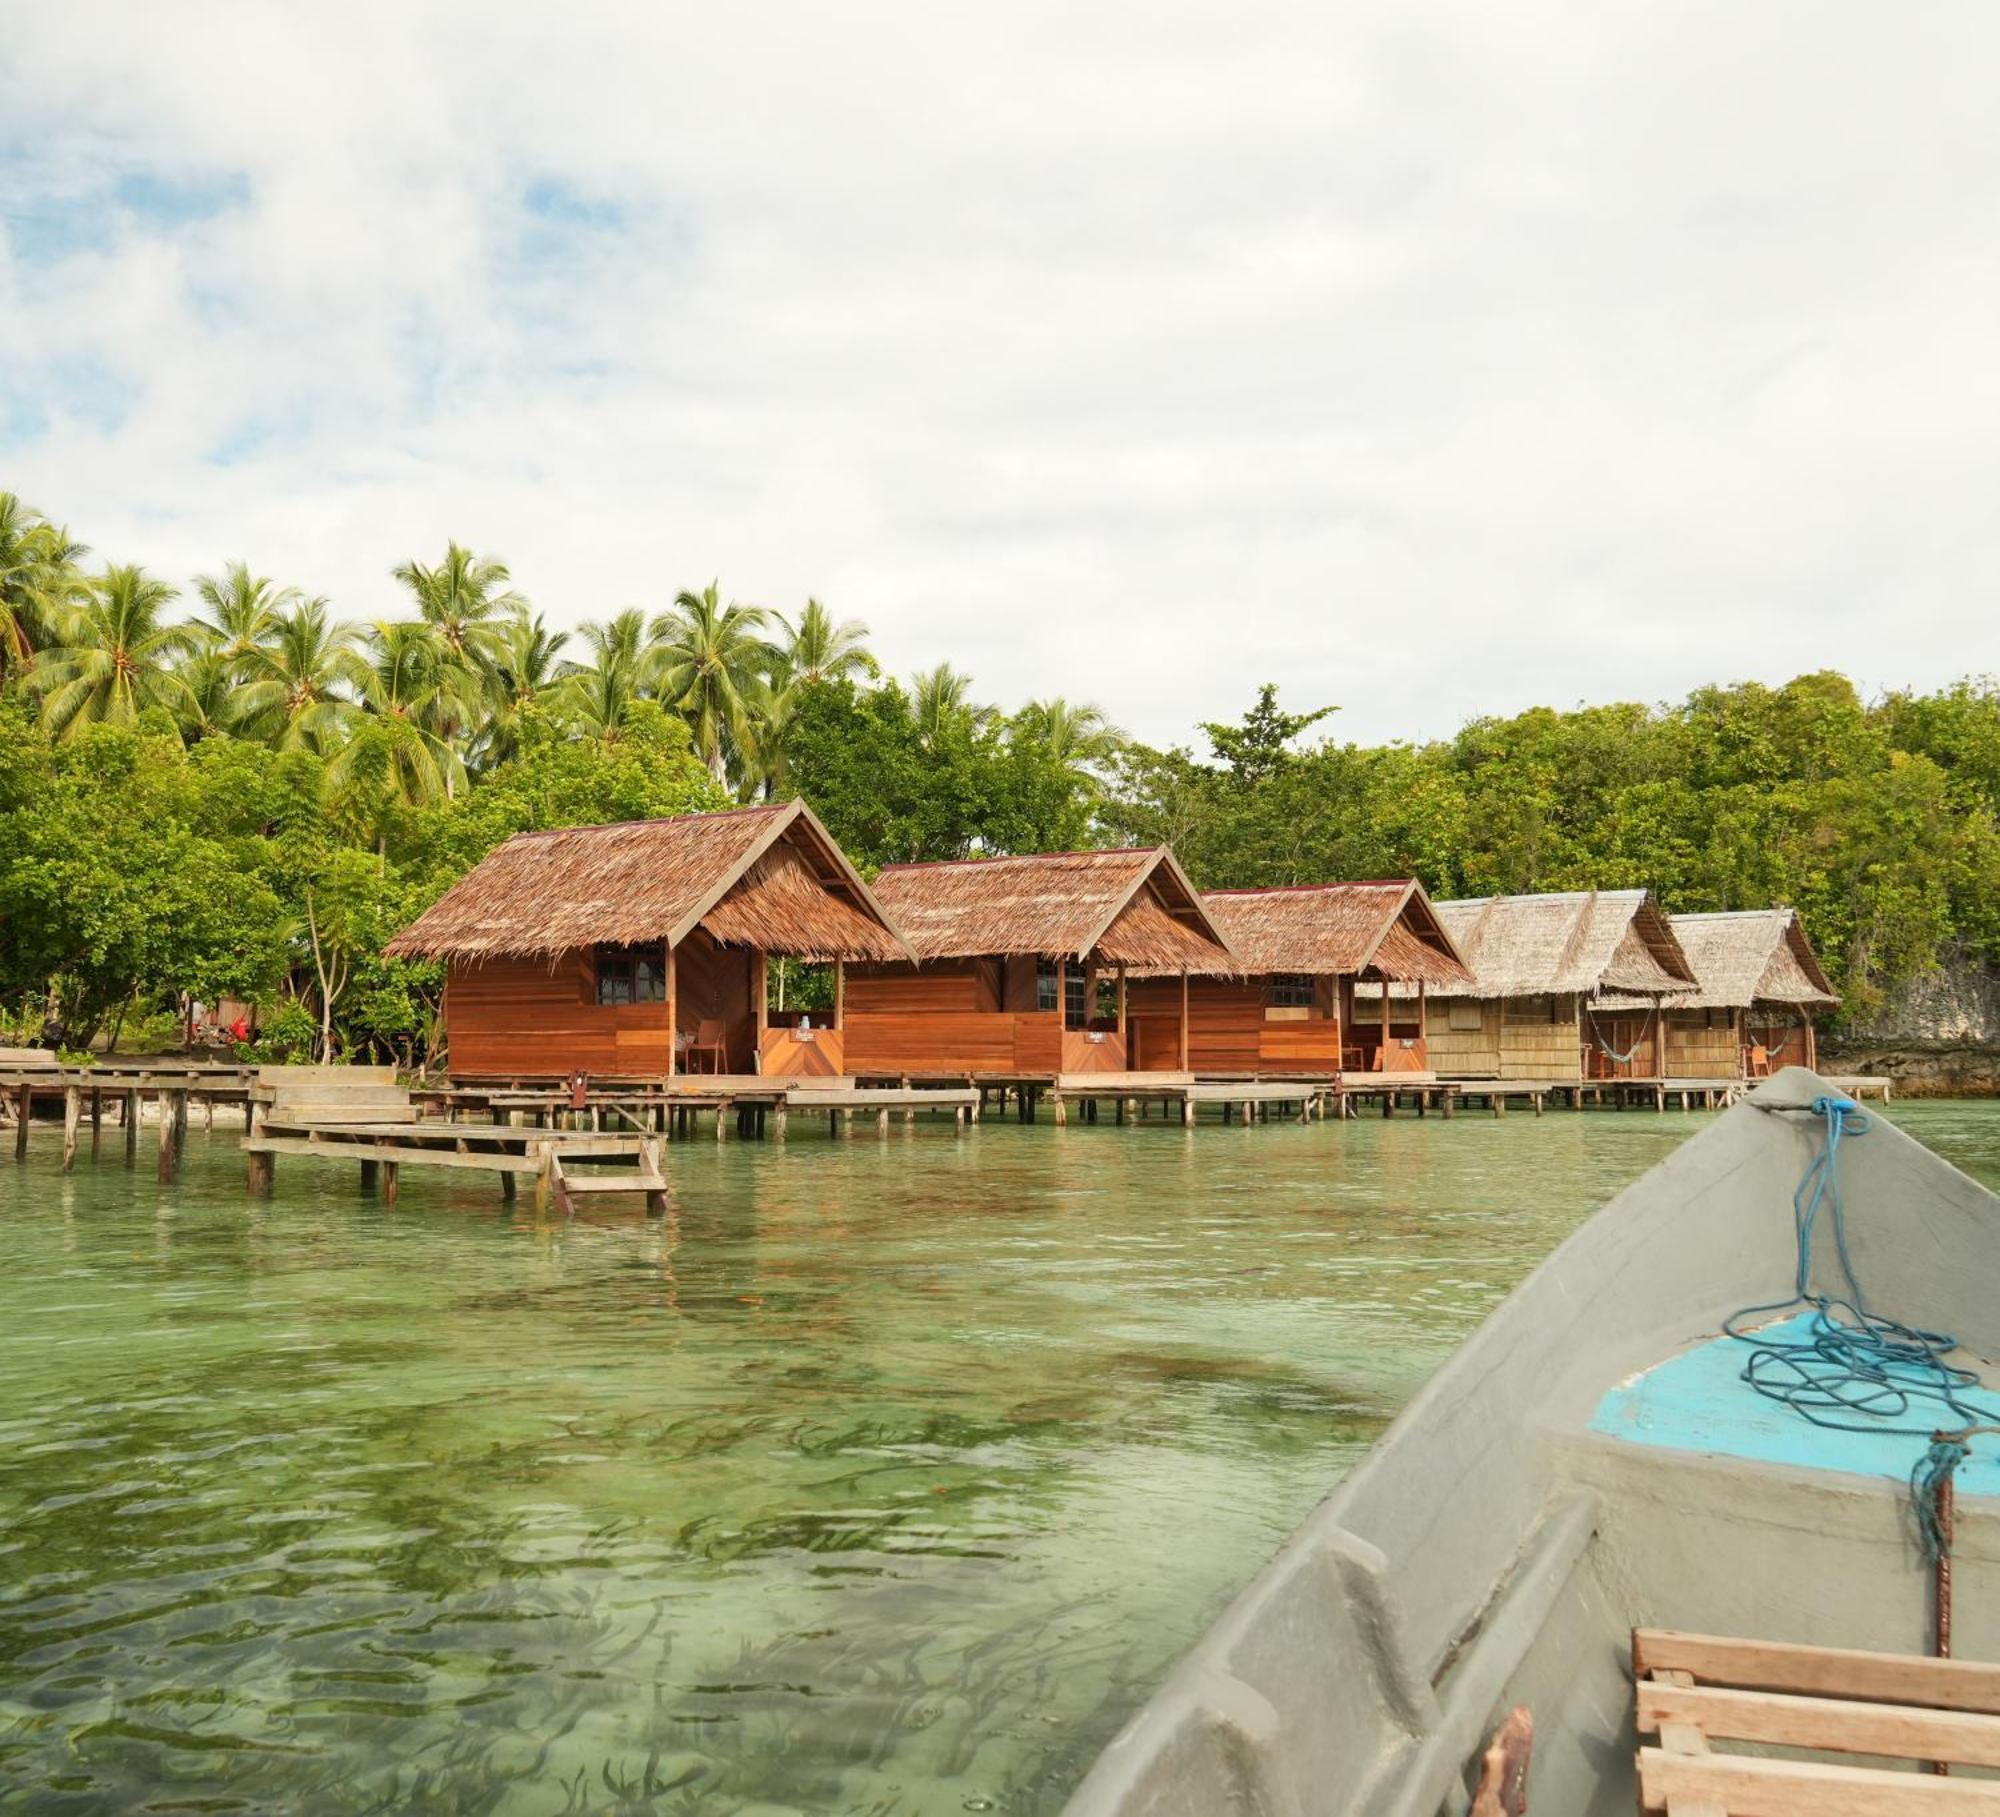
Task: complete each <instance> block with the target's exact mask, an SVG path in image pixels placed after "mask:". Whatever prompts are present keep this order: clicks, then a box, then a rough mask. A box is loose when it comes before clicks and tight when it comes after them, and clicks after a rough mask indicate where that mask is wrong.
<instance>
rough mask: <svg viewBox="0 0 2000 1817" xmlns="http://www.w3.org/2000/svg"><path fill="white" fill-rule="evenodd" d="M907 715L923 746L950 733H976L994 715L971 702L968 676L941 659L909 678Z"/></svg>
mask: <svg viewBox="0 0 2000 1817" xmlns="http://www.w3.org/2000/svg"><path fill="white" fill-rule="evenodd" d="M910 717H911V719H912V720H913V721H914V722H915V725H916V728H917V735H918V736H919V737H920V738H921V739H922V740H923V741H924V743H925V744H926V745H927V746H931V747H936V746H937V745H939V744H941V743H942V742H943V741H944V740H945V739H946V738H947V737H949V736H950V735H951V734H952V733H954V732H960V733H970V732H976V731H979V730H981V729H982V728H984V727H986V726H989V725H991V724H992V723H993V721H994V720H995V719H996V718H997V717H998V715H997V714H996V713H995V712H994V710H993V709H992V708H991V707H982V706H977V705H975V704H974V703H973V699H972V677H971V676H970V675H961V674H960V673H959V672H958V670H956V669H954V668H953V667H952V666H951V664H950V663H948V662H941V663H939V664H938V666H937V667H936V668H934V669H925V670H922V671H921V672H919V673H918V674H916V675H914V676H912V677H911V680H910Z"/></svg>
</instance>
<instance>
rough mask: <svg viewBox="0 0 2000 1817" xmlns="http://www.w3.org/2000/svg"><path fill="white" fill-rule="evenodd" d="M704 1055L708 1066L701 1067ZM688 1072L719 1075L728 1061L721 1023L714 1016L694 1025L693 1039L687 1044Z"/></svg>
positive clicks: (706, 1017) (704, 1018) (705, 1017)
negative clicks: (706, 1057) (705, 1072)
mask: <svg viewBox="0 0 2000 1817" xmlns="http://www.w3.org/2000/svg"><path fill="white" fill-rule="evenodd" d="M704 1054H706V1055H707V1056H708V1060H709V1064H708V1065H707V1067H706V1068H704V1067H703V1066H702V1063H701V1057H702V1055H704ZM687 1060H688V1071H690V1072H702V1071H707V1072H712V1073H719V1072H721V1071H722V1069H723V1067H724V1065H725V1064H726V1063H727V1060H728V1052H727V1048H726V1045H725V1037H724V1035H723V1030H722V1023H721V1021H720V1020H719V1019H718V1018H716V1017H714V1016H704V1017H702V1019H701V1020H700V1021H699V1022H697V1023H696V1024H695V1029H694V1039H693V1040H692V1041H690V1042H689V1043H688V1044H687Z"/></svg>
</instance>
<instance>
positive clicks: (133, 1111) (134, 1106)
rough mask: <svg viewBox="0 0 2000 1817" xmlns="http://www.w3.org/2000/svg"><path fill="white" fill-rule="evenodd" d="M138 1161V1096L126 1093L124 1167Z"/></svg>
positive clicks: (129, 1092)
mask: <svg viewBox="0 0 2000 1817" xmlns="http://www.w3.org/2000/svg"><path fill="white" fill-rule="evenodd" d="M253 1114H254V1113H253ZM138 1159H139V1094H138V1092H137V1091H128V1092H127V1093H126V1094H125V1165H126V1166H127V1167H131V1166H133V1165H134V1164H135V1163H136V1162H137V1161H138Z"/></svg>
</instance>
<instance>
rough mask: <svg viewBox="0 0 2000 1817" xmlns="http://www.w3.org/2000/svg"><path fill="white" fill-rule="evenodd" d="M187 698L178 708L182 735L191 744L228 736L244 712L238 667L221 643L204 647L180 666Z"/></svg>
mask: <svg viewBox="0 0 2000 1817" xmlns="http://www.w3.org/2000/svg"><path fill="white" fill-rule="evenodd" d="M180 678H181V681H182V682H183V683H184V684H185V685H186V687H187V698H186V699H185V700H184V701H182V702H181V704H180V707H179V709H178V717H179V719H180V728H181V736H182V737H183V738H185V739H186V740H187V741H188V742H189V743H190V744H193V743H194V742H195V741H196V740H198V739H202V738H222V737H226V736H227V735H228V734H229V733H230V732H232V731H233V730H234V729H235V726H236V720H237V717H238V715H239V714H240V713H241V712H242V710H243V702H242V697H241V690H240V689H239V688H238V687H237V684H236V664H235V662H234V661H233V660H232V659H231V657H230V656H229V653H228V652H227V651H226V650H225V649H224V648H223V647H222V646H221V645H219V644H203V645H201V646H200V647H199V648H197V649H196V650H195V651H193V653H192V654H190V655H189V656H187V657H186V658H185V659H183V661H182V662H181V665H180Z"/></svg>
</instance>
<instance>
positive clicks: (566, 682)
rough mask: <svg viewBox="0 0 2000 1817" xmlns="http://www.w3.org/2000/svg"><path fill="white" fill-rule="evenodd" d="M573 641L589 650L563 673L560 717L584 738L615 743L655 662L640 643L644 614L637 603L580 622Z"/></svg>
mask: <svg viewBox="0 0 2000 1817" xmlns="http://www.w3.org/2000/svg"><path fill="white" fill-rule="evenodd" d="M577 640H578V641H579V642H580V643H581V644H582V645H583V647H584V648H585V649H586V650H588V651H589V652H590V660H589V661H588V662H573V663H570V664H569V665H568V666H567V670H566V672H565V674H564V676H563V681H562V693H561V696H560V702H561V707H560V710H561V712H562V715H563V718H564V720H565V721H566V722H567V723H568V724H569V725H570V726H571V727H572V728H573V729H574V730H575V731H577V732H579V733H581V734H582V735H583V736H584V737H585V738H595V739H597V740H598V741H600V742H601V743H604V744H615V743H617V741H618V740H619V738H620V737H622V736H623V735H624V732H625V729H626V726H627V724H628V723H629V721H630V718H631V712H632V705H633V703H634V702H635V701H638V700H641V699H643V698H644V697H645V694H646V690H647V686H648V683H649V682H650V680H651V679H652V675H653V672H654V670H655V669H656V668H657V667H658V663H657V660H656V658H655V657H654V654H653V652H652V650H651V649H649V648H648V646H647V643H646V615H645V613H644V612H642V611H640V609H639V608H638V607H637V606H633V607H630V608H629V609H628V610H626V611H623V612H620V613H618V614H617V615H616V616H615V617H613V618H608V619H605V620H604V621H603V622H602V623H601V624H600V623H598V622H597V621H596V620H594V619H593V620H586V621H585V623H584V624H583V625H581V626H580V627H579V628H578V630H577Z"/></svg>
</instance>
